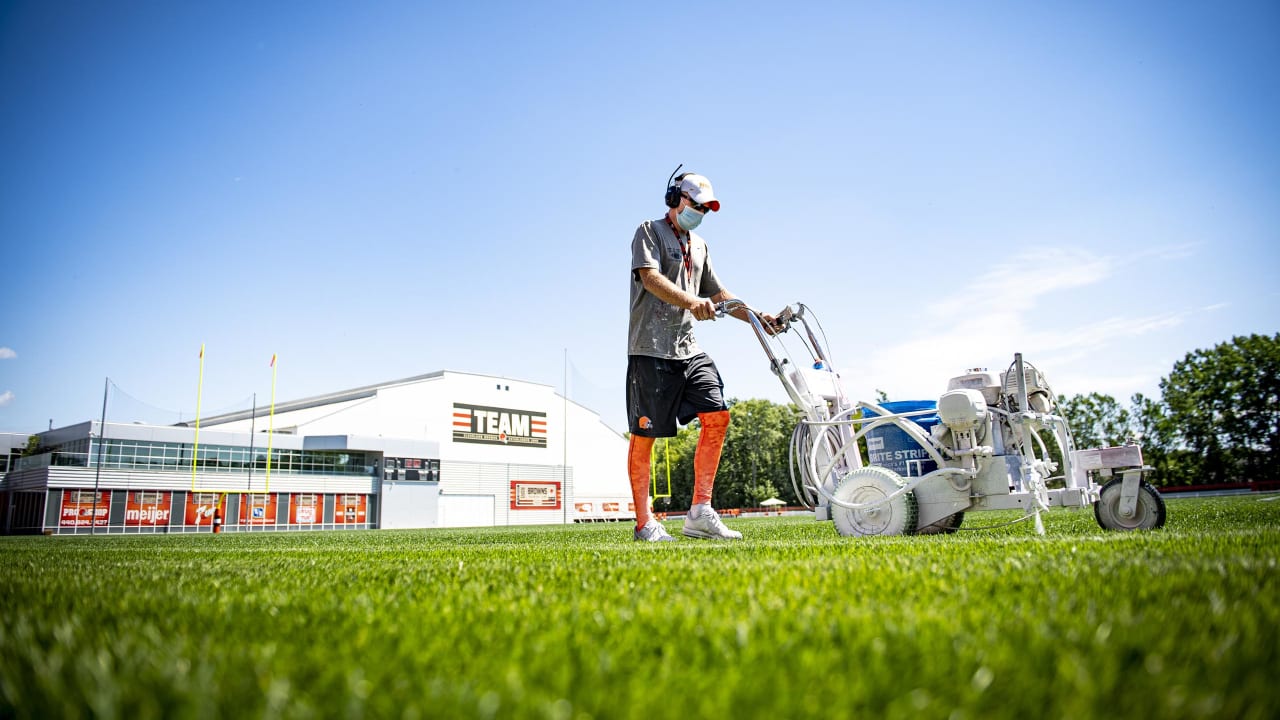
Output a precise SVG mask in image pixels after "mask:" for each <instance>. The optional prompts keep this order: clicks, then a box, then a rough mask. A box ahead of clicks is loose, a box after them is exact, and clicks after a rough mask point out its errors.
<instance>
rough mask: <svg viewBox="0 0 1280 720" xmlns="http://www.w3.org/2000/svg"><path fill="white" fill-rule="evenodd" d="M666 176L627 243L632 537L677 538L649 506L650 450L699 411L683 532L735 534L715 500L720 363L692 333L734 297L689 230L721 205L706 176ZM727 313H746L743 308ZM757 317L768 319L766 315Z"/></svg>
mask: <svg viewBox="0 0 1280 720" xmlns="http://www.w3.org/2000/svg"><path fill="white" fill-rule="evenodd" d="M676 171H677V172H678V171H679V168H676ZM672 177H673V178H674V182H673V181H672V180H668V182H667V194H666V203H667V208H668V209H667V214H666V216H665V217H662V218H659V219H657V220H652V221H648V222H645V223H643V224H641V225H640V227H639V228H637V229H636V234H635V237H634V239H632V241H631V321H630V328H629V331H628V336H627V355H628V358H627V416H628V421H629V424H630V430H631V444H630V446H629V448H628V451H627V473H628V475H629V476H630V478H631V496H632V498H633V499H634V500H635V507H636V530H635V534H634V537H635V539H636V540H642V541H646V542H668V541H672V540H675V538H673V537H671V535H669V534H668V533H667V531H666V529H665V528H664V527H663V526H662V523H660V522H658V519H657V518H655V517H654V516H653V513H652V508H650V506H649V457H650V452H651V451H652V449H653V441H654V438H660V437H672V436H673V435H675V434H676V428H677V426H678V425H677V424H678V423H679V424H687V423H689V422H692V421H693V419H694V418H695V417H696V418H697V419H698V421H699V422H700V423H701V426H702V429H701V431H700V432H699V434H698V447H697V450H696V451H695V453H694V459H693V472H694V485H693V506H692V507H691V508H689V513H688V515H687V516H686V518H685V521H684V528H683V530H682V534H684V535H685V536H687V537H692V538H703V539H712V540H740V539H742V533H740V532H737V531H735V530H730V529H729V528H727V527H725V525H724V523H723V522H721V521H720V516H719V515H718V514H717V513H716V511H715V510H713V509H712V507H711V491H712V489H713V487H714V485H715V479H716V469H717V468H718V467H719V465H720V450H721V448H722V447H723V446H724V438H725V433H726V432H728V429H729V408H728V406H727V405H726V404H725V401H724V382H723V381H722V380H721V379H720V372H719V370H717V369H716V365H715V363H714V362H712V361H711V358H710V357H708V356H707V354H706V353H704V352H702V351H701V350H700V349H699V348H698V343H697V341H696V340H695V339H694V337H693V321H694V320H714V319H715V316H716V315H715V303H718V302H722V301H725V300H729V299H732V298H733V297H734V296H733V295H732V294H731V293H730V292H729V291H728V290H726V289H725V288H724V285H722V284H721V282H720V279H719V278H718V277H716V273H715V271H714V270H713V269H712V267H711V257H710V255H709V254H708V251H707V245H706V243H705V242H703V241H702V238H700V237H698V236H697V235H695V234H694V232H693V230H694V228H696V227H698V225H699V223H701V222H702V219H703V218H704V217H705V216H706V214H707V213H708V212H719V211H720V201H719V200H717V199H716V197H715V193H714V192H713V191H712V188H711V183H710V181H708V180H707V179H706V178H705V177H703V176H701V175H695V174H693V173H686V174H684V175H680V176H679V177H676V176H675V175H674V173H673V174H672ZM733 314H734V316H735V317H737V318H738V319H740V320H747V312H746V311H745V310H738V311H736V312H734V313H733ZM763 318H764V321H765V323H766V325H767V326H768V325H772V323H773V318H772V317H770V316H768V315H764V316H763Z"/></svg>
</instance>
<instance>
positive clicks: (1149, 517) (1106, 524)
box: [1093, 477, 1165, 530]
mask: <svg viewBox="0 0 1280 720" xmlns="http://www.w3.org/2000/svg"><path fill="white" fill-rule="evenodd" d="M1123 484H1124V479H1123V478H1121V477H1117V478H1115V479H1114V480H1111V481H1110V482H1108V483H1107V484H1106V485H1103V486H1102V490H1100V491H1099V492H1098V501H1097V502H1095V503H1094V504H1093V515H1094V517H1096V518H1097V519H1098V525H1100V526H1101V527H1102V528H1103V529H1104V530H1155V529H1156V528H1160V527H1164V520H1165V509H1164V498H1162V497H1160V491H1159V490H1156V488H1155V486H1154V485H1152V484H1151V483H1149V482H1147V481H1146V480H1143V481H1141V482H1140V483H1139V484H1138V502H1137V504H1136V506H1135V507H1134V512H1133V516H1132V517H1124V516H1123V515H1121V514H1120V493H1121V491H1122V488H1121V486H1122V485H1123Z"/></svg>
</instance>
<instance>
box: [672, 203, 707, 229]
mask: <svg viewBox="0 0 1280 720" xmlns="http://www.w3.org/2000/svg"><path fill="white" fill-rule="evenodd" d="M702 218H703V215H702V213H700V212H698V211H697V210H694V209H693V208H691V207H686V208H685V209H683V210H681V211H680V212H679V213H678V214H677V215H676V224H678V225H679V226H680V227H681V228H682V229H683V230H684V231H685V232H689V231H690V230H692V229H694V228H696V227H698V225H700V224H701V223H702Z"/></svg>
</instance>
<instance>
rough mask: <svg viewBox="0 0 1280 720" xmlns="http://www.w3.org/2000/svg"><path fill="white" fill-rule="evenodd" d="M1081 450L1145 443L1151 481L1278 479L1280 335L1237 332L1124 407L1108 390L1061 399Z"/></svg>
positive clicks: (1177, 365) (1176, 367)
mask: <svg viewBox="0 0 1280 720" xmlns="http://www.w3.org/2000/svg"><path fill="white" fill-rule="evenodd" d="M1058 403H1059V405H1060V407H1061V411H1062V413H1063V415H1064V416H1065V417H1066V418H1067V422H1068V423H1069V424H1070V426H1071V430H1072V433H1073V435H1074V436H1075V441H1076V446H1077V447H1081V448H1087V447H1098V446H1106V445H1119V444H1123V443H1125V442H1129V441H1133V442H1138V443H1140V444H1141V445H1142V455H1143V459H1144V460H1145V461H1146V463H1147V465H1150V466H1151V467H1153V468H1155V472H1154V473H1152V476H1151V478H1150V479H1151V481H1152V483H1153V484H1156V485H1161V486H1166V485H1213V484H1220V483H1239V482H1264V481H1275V480H1278V479H1280V468H1277V464H1276V459H1275V456H1274V455H1273V454H1272V452H1273V450H1274V449H1275V448H1276V447H1278V446H1280V333H1277V334H1276V335H1272V336H1270V337H1268V336H1266V335H1249V336H1240V337H1236V338H1233V339H1232V340H1231V341H1230V342H1225V343H1222V344H1220V345H1217V346H1215V347H1213V348H1210V349H1208V350H1196V351H1194V352H1190V353H1187V355H1186V357H1184V358H1183V359H1182V360H1179V361H1178V362H1177V363H1175V364H1174V366H1173V370H1172V371H1171V372H1170V373H1169V375H1168V376H1167V377H1164V378H1161V380H1160V399H1159V400H1157V399H1155V398H1149V397H1146V396H1144V395H1142V394H1141V393H1138V394H1135V395H1134V396H1133V397H1132V398H1130V400H1129V406H1128V407H1124V406H1123V405H1121V403H1120V402H1119V401H1117V400H1116V399H1115V398H1113V397H1111V396H1110V395H1102V394H1099V393H1089V394H1088V395H1075V396H1073V397H1071V398H1065V397H1062V396H1059V397H1058Z"/></svg>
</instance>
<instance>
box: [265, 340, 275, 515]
mask: <svg viewBox="0 0 1280 720" xmlns="http://www.w3.org/2000/svg"><path fill="white" fill-rule="evenodd" d="M275 425H276V356H275V354H274V353H272V355H271V413H270V415H269V416H268V418H267V487H266V490H265V492H271V441H272V439H273V438H274V437H275Z"/></svg>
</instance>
